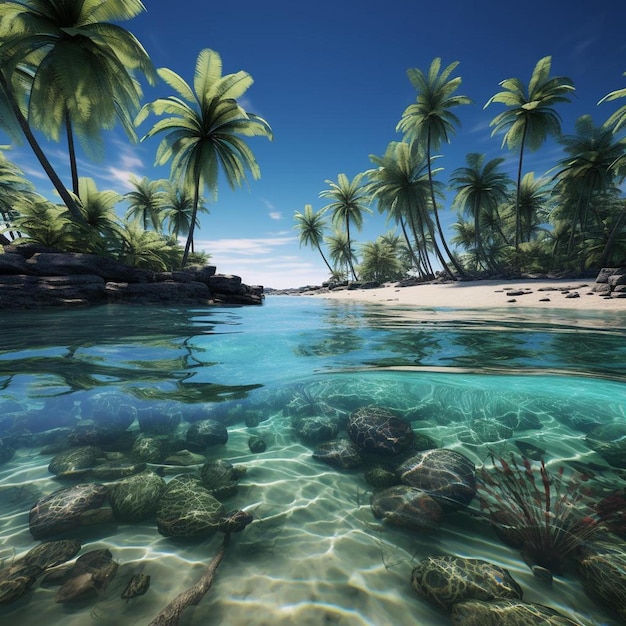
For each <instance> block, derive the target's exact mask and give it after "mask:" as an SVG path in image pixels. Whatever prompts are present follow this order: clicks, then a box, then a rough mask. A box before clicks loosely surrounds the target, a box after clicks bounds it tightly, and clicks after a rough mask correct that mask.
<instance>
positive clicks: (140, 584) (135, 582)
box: [121, 574, 150, 600]
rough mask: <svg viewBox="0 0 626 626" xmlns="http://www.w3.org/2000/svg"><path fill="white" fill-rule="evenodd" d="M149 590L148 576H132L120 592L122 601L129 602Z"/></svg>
mask: <svg viewBox="0 0 626 626" xmlns="http://www.w3.org/2000/svg"><path fill="white" fill-rule="evenodd" d="M149 588H150V576H148V575H147V574H134V575H133V576H132V578H131V579H130V580H129V581H128V584H127V585H126V587H124V591H122V595H121V598H122V600H130V599H132V598H136V597H138V596H143V594H144V593H146V591H148V589H149Z"/></svg>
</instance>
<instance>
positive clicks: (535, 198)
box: [516, 172, 551, 241]
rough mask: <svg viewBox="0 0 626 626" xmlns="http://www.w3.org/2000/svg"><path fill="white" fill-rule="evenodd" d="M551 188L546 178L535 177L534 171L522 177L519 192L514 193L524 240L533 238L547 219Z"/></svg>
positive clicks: (541, 230)
mask: <svg viewBox="0 0 626 626" xmlns="http://www.w3.org/2000/svg"><path fill="white" fill-rule="evenodd" d="M550 199H551V188H550V181H549V180H548V179H547V178H543V177H540V178H535V174H534V172H528V173H527V174H524V176H523V177H522V181H521V184H520V189H519V193H518V194H516V202H517V212H518V215H519V221H520V225H521V229H522V239H523V240H524V241H532V240H535V239H536V238H537V236H538V234H539V233H542V232H544V231H545V228H544V227H543V225H544V224H546V222H547V221H548V215H549V213H550V206H549V203H550Z"/></svg>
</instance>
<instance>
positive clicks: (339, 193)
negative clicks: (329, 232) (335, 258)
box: [320, 173, 372, 280]
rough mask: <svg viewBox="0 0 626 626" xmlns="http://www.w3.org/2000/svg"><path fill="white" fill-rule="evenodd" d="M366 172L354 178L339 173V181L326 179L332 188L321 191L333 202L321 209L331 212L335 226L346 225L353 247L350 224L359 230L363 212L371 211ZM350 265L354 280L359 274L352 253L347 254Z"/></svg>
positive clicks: (348, 237)
mask: <svg viewBox="0 0 626 626" xmlns="http://www.w3.org/2000/svg"><path fill="white" fill-rule="evenodd" d="M364 176H365V174H363V173H362V174H357V175H356V176H355V177H354V178H353V179H352V180H349V179H348V177H347V176H346V175H345V174H339V176H338V177H337V182H335V181H333V180H326V181H325V182H326V184H327V185H329V186H330V189H325V190H324V191H321V192H320V198H329V199H330V200H331V202H330V203H329V204H327V205H326V206H325V207H323V208H322V209H321V211H320V212H321V213H326V212H327V211H328V212H330V213H331V219H332V221H333V224H334V225H335V226H340V227H344V226H345V229H346V231H345V232H346V237H347V242H348V247H351V245H352V240H351V238H350V225H351V224H353V225H354V226H355V228H356V229H357V230H361V227H362V226H363V214H364V213H371V212H372V211H371V209H370V208H369V207H367V206H366V203H367V202H368V200H369V197H368V194H367V191H366V189H365V187H364V185H363V184H362V182H363V178H364ZM347 260H348V265H349V267H350V272H351V273H352V277H353V278H354V280H357V275H356V272H355V270H354V265H353V263H352V254H348V255H347Z"/></svg>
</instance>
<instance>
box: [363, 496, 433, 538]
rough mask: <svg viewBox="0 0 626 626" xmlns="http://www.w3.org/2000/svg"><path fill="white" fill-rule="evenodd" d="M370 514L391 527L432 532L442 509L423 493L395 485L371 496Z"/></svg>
mask: <svg viewBox="0 0 626 626" xmlns="http://www.w3.org/2000/svg"><path fill="white" fill-rule="evenodd" d="M372 513H374V516H375V517H377V518H378V519H382V520H383V521H385V522H386V523H387V524H391V525H392V526H401V527H402V528H409V529H410V530H416V531H419V532H433V531H435V530H437V528H439V523H440V522H441V520H442V519H443V509H442V508H441V506H439V504H438V503H437V501H436V500H435V499H434V498H431V497H430V496H429V495H428V494H427V493H426V492H425V491H422V490H421V489H417V488H416V487H408V486H407V485H396V486H395V487H389V488H388V489H384V490H383V491H378V492H377V493H375V494H374V495H373V496H372Z"/></svg>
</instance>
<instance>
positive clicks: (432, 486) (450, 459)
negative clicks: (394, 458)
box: [397, 448, 476, 511]
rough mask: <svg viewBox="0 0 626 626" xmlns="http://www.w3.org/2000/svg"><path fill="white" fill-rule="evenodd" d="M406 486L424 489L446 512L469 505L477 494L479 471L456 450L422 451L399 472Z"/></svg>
mask: <svg viewBox="0 0 626 626" xmlns="http://www.w3.org/2000/svg"><path fill="white" fill-rule="evenodd" d="M397 473H398V477H399V478H400V481H401V482H402V483H404V484H405V485H410V486H412V487H417V488H419V489H423V490H424V491H425V492H426V493H428V494H429V495H431V496H432V497H433V498H435V500H437V502H438V503H439V504H440V505H441V507H442V508H443V509H444V510H445V511H455V510H457V509H460V508H463V507H465V506H467V505H468V504H469V503H470V502H471V501H472V499H473V498H474V496H475V495H476V468H475V466H474V463H472V461H470V459H468V458H467V457H466V456H464V455H462V454H461V453H459V452H455V451H454V450H448V449H446V448H435V449H434V450H425V451H423V452H418V453H417V454H415V455H414V456H412V457H411V458H409V459H407V460H406V461H405V462H404V463H402V465H401V466H400V467H399V468H398V470H397Z"/></svg>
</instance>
